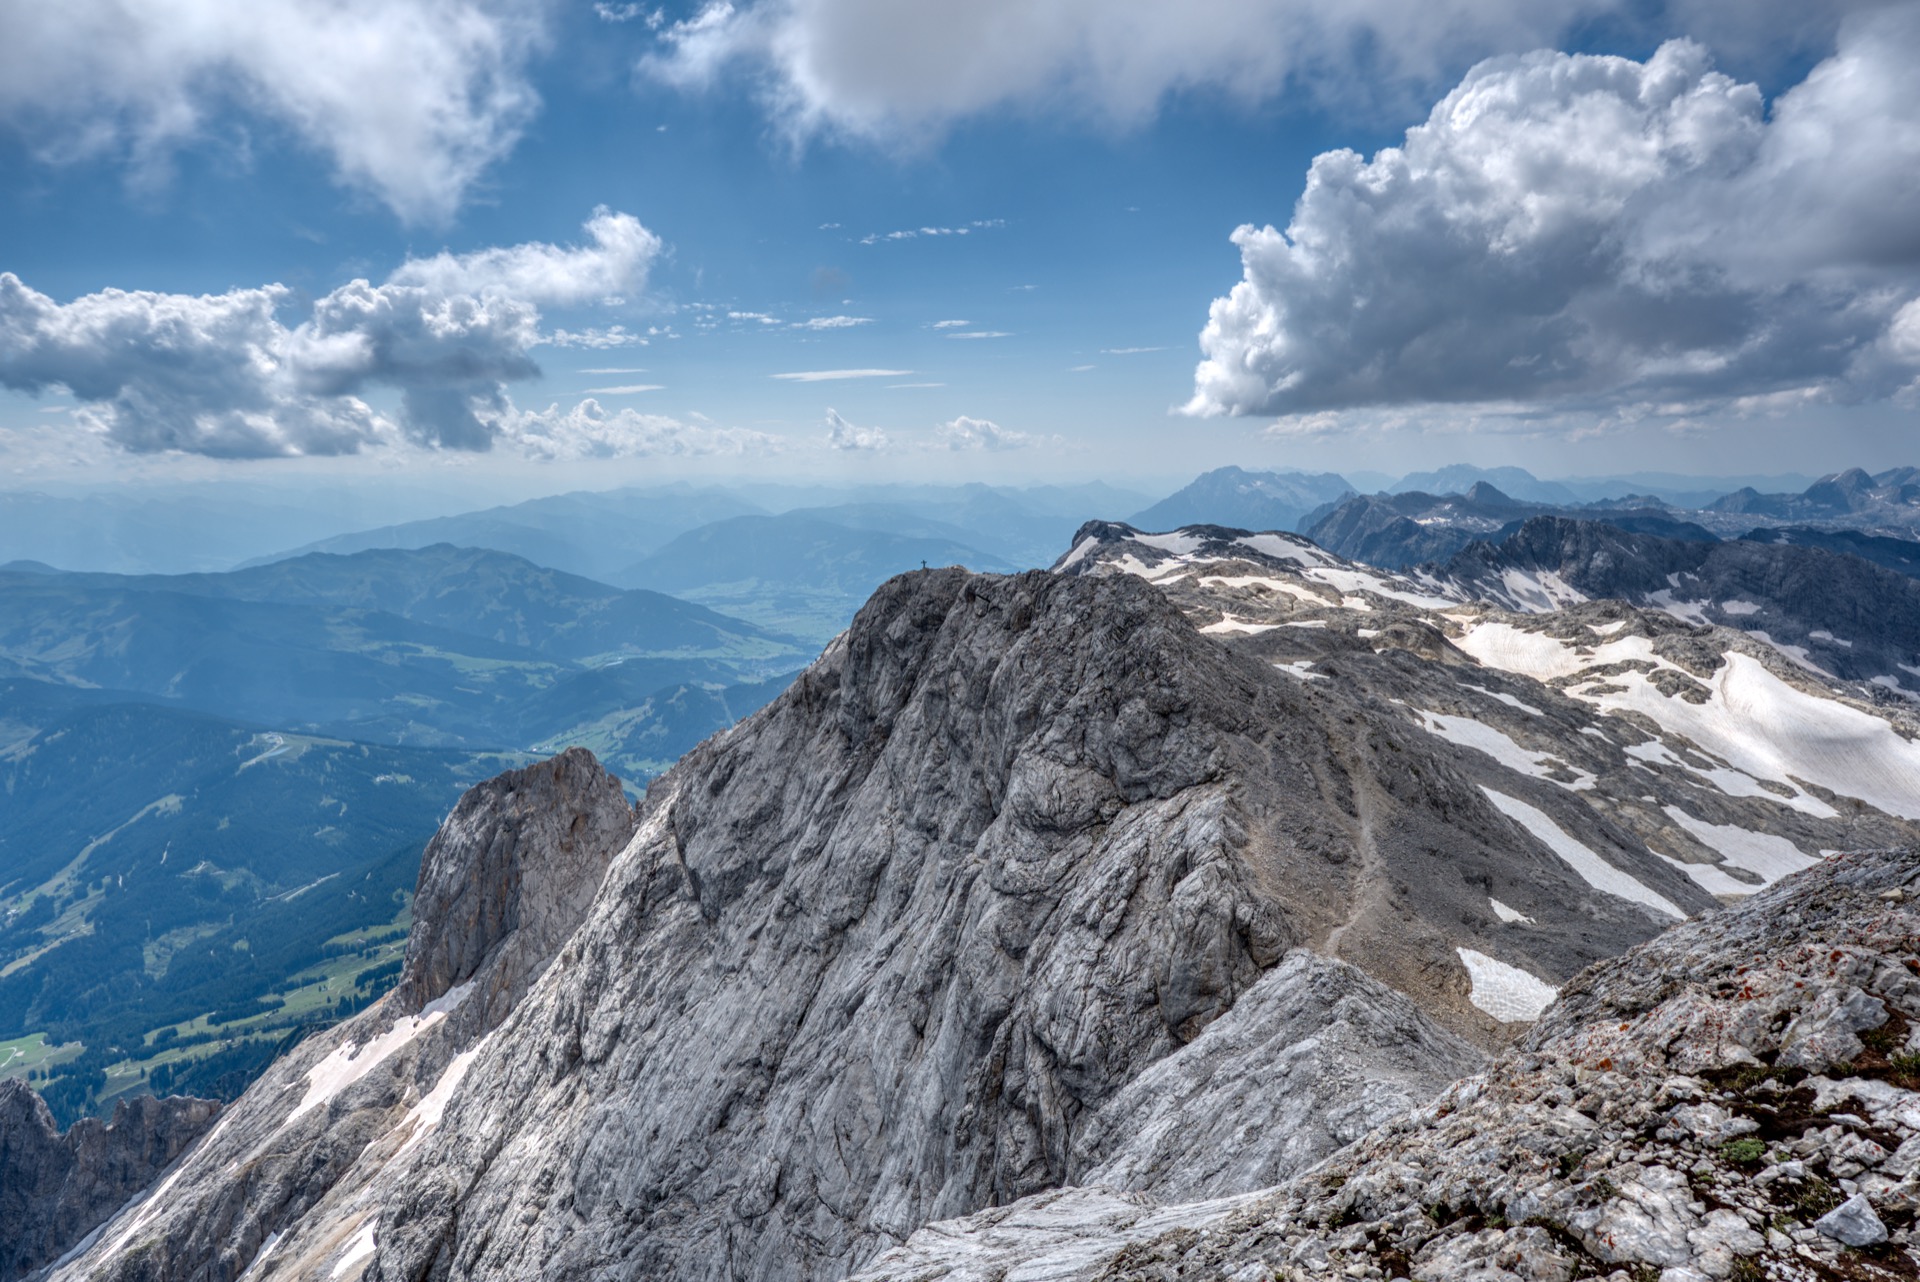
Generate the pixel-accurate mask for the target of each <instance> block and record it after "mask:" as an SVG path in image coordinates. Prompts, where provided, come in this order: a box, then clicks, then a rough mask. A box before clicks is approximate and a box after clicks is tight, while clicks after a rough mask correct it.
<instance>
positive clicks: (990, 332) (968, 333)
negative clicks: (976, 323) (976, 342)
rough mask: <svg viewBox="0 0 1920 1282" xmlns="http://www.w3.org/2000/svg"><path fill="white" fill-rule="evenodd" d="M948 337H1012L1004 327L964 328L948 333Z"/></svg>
mask: <svg viewBox="0 0 1920 1282" xmlns="http://www.w3.org/2000/svg"><path fill="white" fill-rule="evenodd" d="M947 337H948V338H1012V337H1013V335H1012V334H1010V333H1008V332H1007V331H1006V330H1004V329H964V330H959V331H956V332H954V333H951V334H948V335H947Z"/></svg>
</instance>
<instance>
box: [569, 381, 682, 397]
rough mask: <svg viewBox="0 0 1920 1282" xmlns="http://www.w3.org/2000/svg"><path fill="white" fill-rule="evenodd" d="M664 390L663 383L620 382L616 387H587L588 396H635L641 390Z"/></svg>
mask: <svg viewBox="0 0 1920 1282" xmlns="http://www.w3.org/2000/svg"><path fill="white" fill-rule="evenodd" d="M664 390H666V384H665V383H622V384H621V385H620V386H618V387H589V388H588V389H587V392H586V394H587V395H588V396H636V395H638V394H639V393H641V392H659V391H664Z"/></svg>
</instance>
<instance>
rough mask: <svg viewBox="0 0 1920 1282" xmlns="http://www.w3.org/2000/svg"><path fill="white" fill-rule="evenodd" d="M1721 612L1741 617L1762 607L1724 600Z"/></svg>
mask: <svg viewBox="0 0 1920 1282" xmlns="http://www.w3.org/2000/svg"><path fill="white" fill-rule="evenodd" d="M1720 613H1722V614H1730V615H1733V616H1734V617H1735V618H1740V617H1742V616H1744V615H1749V614H1758V613H1760V607H1759V606H1757V605H1755V604H1754V603H1753V602H1751V601H1722V602H1721V603H1720ZM1814 635H1816V636H1818V635H1819V634H1818V633H1815V634H1814Z"/></svg>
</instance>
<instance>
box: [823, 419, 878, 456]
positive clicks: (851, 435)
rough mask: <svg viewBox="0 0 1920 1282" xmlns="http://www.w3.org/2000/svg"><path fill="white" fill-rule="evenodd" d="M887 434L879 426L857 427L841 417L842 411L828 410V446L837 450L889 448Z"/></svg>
mask: <svg viewBox="0 0 1920 1282" xmlns="http://www.w3.org/2000/svg"><path fill="white" fill-rule="evenodd" d="M887 445H888V440H887V434H886V433H885V432H883V431H881V430H880V429H879V428H877V427H855V426H854V425H853V424H851V423H849V422H847V420H846V419H844V418H842V417H840V412H839V411H838V410H834V409H828V410H827V447H828V448H829V449H835V450H884V449H886V448H887Z"/></svg>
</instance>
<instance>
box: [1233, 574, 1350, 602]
mask: <svg viewBox="0 0 1920 1282" xmlns="http://www.w3.org/2000/svg"><path fill="white" fill-rule="evenodd" d="M1216 583H1217V584H1219V585H1220V586H1222V587H1228V588H1247V587H1254V586H1256V585H1257V586H1259V587H1263V588H1271V589H1272V590H1273V591H1275V592H1284V593H1286V594H1287V595H1288V596H1290V597H1293V598H1295V599H1297V600H1301V601H1305V602H1306V603H1307V604H1308V605H1318V606H1331V605H1332V604H1333V602H1331V601H1329V600H1327V598H1325V597H1323V596H1321V595H1320V594H1319V593H1318V592H1315V591H1314V590H1313V589H1312V588H1310V587H1308V586H1306V585H1305V584H1304V583H1295V582H1293V581H1292V580H1290V579H1275V578H1269V577H1267V576H1264V575H1258V574H1206V575H1202V576H1201V577H1200V585H1201V586H1202V587H1209V586H1211V585H1213V584H1216Z"/></svg>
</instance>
